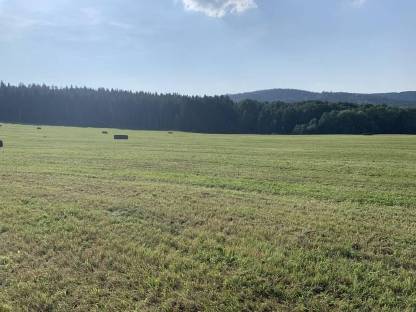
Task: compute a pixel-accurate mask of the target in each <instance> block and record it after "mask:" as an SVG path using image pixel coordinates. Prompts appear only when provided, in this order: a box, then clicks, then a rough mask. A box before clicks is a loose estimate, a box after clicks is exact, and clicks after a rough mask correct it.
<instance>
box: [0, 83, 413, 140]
mask: <svg viewBox="0 0 416 312" xmlns="http://www.w3.org/2000/svg"><path fill="white" fill-rule="evenodd" d="M0 121H2V122H10V123H25V124H47V125H62V126H82V127H86V126H88V127H105V128H125V129H139V130H180V131H193V132H203V133H258V134H273V133H276V134H331V133H332V134H364V133H397V134H399V133H403V134H416V109H410V108H397V107H390V106H387V105H356V104H348V103H328V102H320V101H309V102H301V103H290V104H288V103H283V102H270V103H268V102H266V103H262V102H257V101H252V100H245V101H242V102H238V103H235V102H233V101H232V100H231V99H230V98H229V97H227V96H203V97H200V96H183V95H179V94H157V93H146V92H132V91H123V90H116V89H90V88H85V87H84V88H78V87H66V88H57V87H49V86H45V85H23V84H20V85H18V86H14V85H10V84H5V83H3V82H1V83H0Z"/></svg>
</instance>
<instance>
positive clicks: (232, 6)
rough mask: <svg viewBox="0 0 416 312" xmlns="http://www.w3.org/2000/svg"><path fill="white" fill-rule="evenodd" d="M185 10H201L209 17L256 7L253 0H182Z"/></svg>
mask: <svg viewBox="0 0 416 312" xmlns="http://www.w3.org/2000/svg"><path fill="white" fill-rule="evenodd" d="M182 2H183V5H184V7H185V9H186V10H189V11H195V12H201V13H204V14H206V15H208V16H210V17H223V16H225V15H226V14H229V13H242V12H244V11H247V10H249V9H254V8H257V4H256V2H255V0H182Z"/></svg>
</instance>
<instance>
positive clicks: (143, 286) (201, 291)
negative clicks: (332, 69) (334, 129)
mask: <svg viewBox="0 0 416 312" xmlns="http://www.w3.org/2000/svg"><path fill="white" fill-rule="evenodd" d="M101 131H102V130H101V129H80V128H59V127H45V126H43V127H42V129H40V130H38V129H36V127H35V126H16V125H8V124H6V125H3V126H2V127H1V128H0V139H2V140H3V141H4V143H5V148H4V150H3V151H0V311H2V310H5V311H9V310H10V311H19V310H23V311H105V310H106V311H108V310H110V311H111V310H114V311H124V310H126V311H132V310H137V311H281V310H283V311H285V310H287V311H304V310H316V311H333V310H344V311H350V310H359V311H370V310H374V311H380V310H389V311H390V310H397V311H399V310H402V311H413V310H415V309H416V275H415V270H416V247H415V246H416V209H415V208H416V138H415V137H412V136H246V135H201V134H189V133H173V134H169V133H167V132H140V131H122V130H117V131H116V130H108V131H109V134H107V135H105V134H102V133H101ZM113 134H128V135H129V137H130V139H129V141H127V142H114V141H113V140H112V135H113Z"/></svg>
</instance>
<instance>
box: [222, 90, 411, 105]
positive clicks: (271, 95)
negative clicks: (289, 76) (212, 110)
mask: <svg viewBox="0 0 416 312" xmlns="http://www.w3.org/2000/svg"><path fill="white" fill-rule="evenodd" d="M229 96H230V98H231V99H232V100H233V101H235V102H240V101H243V100H254V101H260V102H274V101H282V102H287V103H296V102H301V101H324V102H331V103H338V102H348V103H353V104H374V105H377V104H386V105H390V106H398V107H416V91H407V92H390V93H369V94H366V93H348V92H310V91H304V90H296V89H270V90H259V91H253V92H246V93H238V94H231V95H229Z"/></svg>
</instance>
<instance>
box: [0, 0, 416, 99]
mask: <svg viewBox="0 0 416 312" xmlns="http://www.w3.org/2000/svg"><path fill="white" fill-rule="evenodd" d="M0 80H3V81H6V82H10V83H14V84H15V83H19V82H24V83H46V84H53V85H57V86H65V85H78V86H84V85H86V86H90V87H110V88H111V87H114V88H121V89H132V90H145V91H157V92H179V93H184V94H223V93H234V92H240V91H252V90H258V89H267V88H298V89H306V90H312V91H323V90H325V91H353V92H384V91H402V90H416V1H415V0H37V1H29V0H0Z"/></svg>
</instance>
